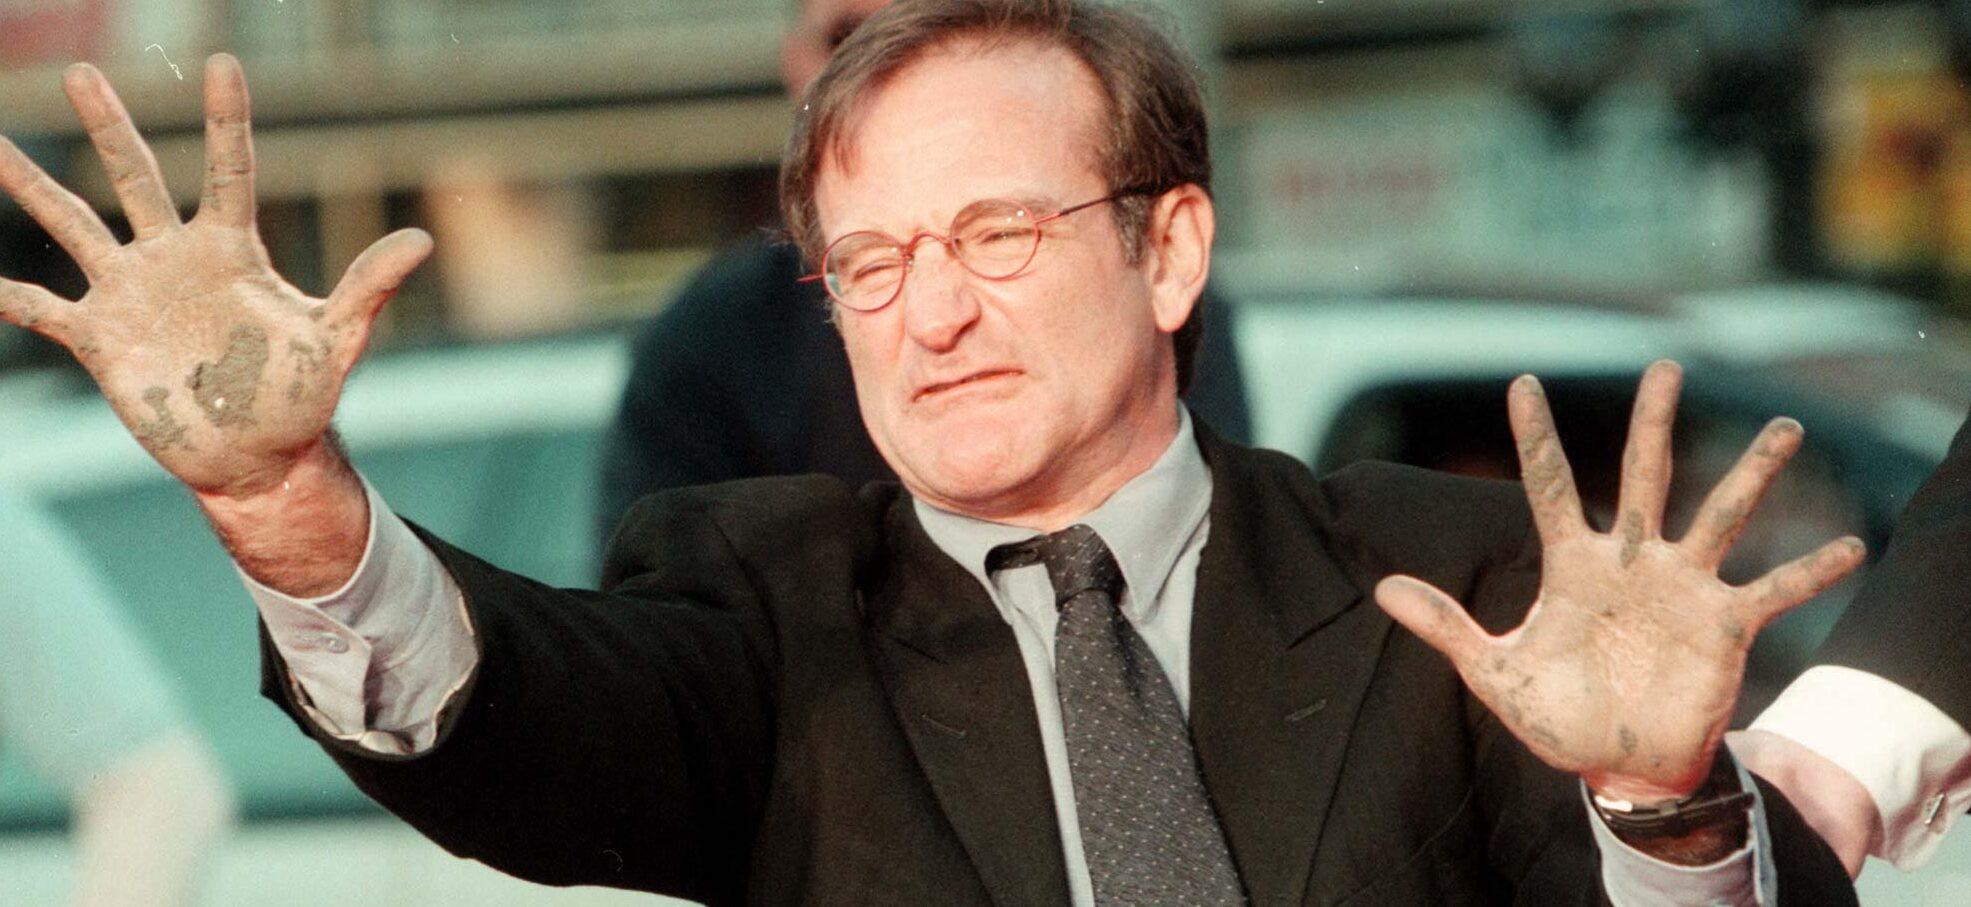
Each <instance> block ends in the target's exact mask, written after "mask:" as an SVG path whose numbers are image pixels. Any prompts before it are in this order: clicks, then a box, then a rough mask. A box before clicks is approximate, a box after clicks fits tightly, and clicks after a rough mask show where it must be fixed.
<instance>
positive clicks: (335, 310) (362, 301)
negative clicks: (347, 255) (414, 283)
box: [327, 229, 431, 328]
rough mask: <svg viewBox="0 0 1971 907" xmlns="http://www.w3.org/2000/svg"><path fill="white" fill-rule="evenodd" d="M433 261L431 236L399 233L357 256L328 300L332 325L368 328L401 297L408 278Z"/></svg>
mask: <svg viewBox="0 0 1971 907" xmlns="http://www.w3.org/2000/svg"><path fill="white" fill-rule="evenodd" d="M430 257H431V234H429V233H426V232H424V231H423V230H417V229H410V230H398V231H397V232H395V233H392V234H390V235H389V236H386V237H384V238H382V239H379V240H377V241H376V242H375V243H373V244H371V245H370V247H369V248H367V249H364V250H363V254H361V255H358V256H356V260H355V261H354V262H352V263H351V264H350V265H349V270H348V271H347V272H346V273H344V274H343V275H342V282H341V283H338V284H336V287H335V292H333V293H330V294H329V298H328V313H327V314H328V323H329V324H331V325H348V324H354V325H356V326H358V327H365V328H366V327H368V325H369V323H370V321H371V320H372V319H374V318H375V317H376V313H377V310H379V309H381V308H383V304H384V303H386V302H389V301H390V297H392V296H395V295H397V288H398V287H400V286H402V285H403V283H404V278H406V277H409V276H410V274H411V272H412V271H415V270H417V266H418V265H421V264H424V260H425V259H427V258H430Z"/></svg>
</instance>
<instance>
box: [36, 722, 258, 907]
mask: <svg viewBox="0 0 1971 907" xmlns="http://www.w3.org/2000/svg"><path fill="white" fill-rule="evenodd" d="M233 808H234V804H233V797H232V792H231V790H230V788H229V787H228V785H227V783H226V781H225V778H224V777H223V776H222V775H221V774H220V772H219V768H218V766H217V764H216V763H215V761H214V759H213V757H212V753H211V750H210V749H209V748H207V746H206V745H205V743H204V741H203V740H201V739H200V738H199V737H198V736H197V735H195V734H193V733H191V732H189V731H174V732H171V733H168V734H165V735H164V736H161V737H158V738H157V739H155V740H153V741H152V742H151V743H150V744H148V745H146V746H144V747H142V748H141V749H139V750H137V751H136V752H134V753H131V754H130V755H128V756H127V757H125V758H124V759H122V760H120V761H118V762H117V763H115V764H114V765H112V766H111V767H110V769H109V770H108V771H106V772H104V773H103V774H102V775H100V776H98V777H97V778H95V779H93V780H91V781H90V782H89V784H88V785H87V786H85V787H84V788H83V789H82V790H81V791H80V792H79V794H78V796H77V798H76V804H75V855H76V856H75V859H76V888H75V899H74V904H75V905H76V907H125V905H128V907H138V905H142V907H179V905H189V904H192V903H194V902H195V899H196V896H197V894H198V891H199V887H200V881H201V878H202V876H203V875H204V870H205V869H206V867H207V865H208V864H209V862H210V858H211V857H212V855H213V851H214V850H215V849H216V847H217V845H218V843H219V842H220V840H221V839H222V838H223V836H224V834H225V832H226V829H227V827H228V826H229V825H230V824H231V822H232V818H233Z"/></svg>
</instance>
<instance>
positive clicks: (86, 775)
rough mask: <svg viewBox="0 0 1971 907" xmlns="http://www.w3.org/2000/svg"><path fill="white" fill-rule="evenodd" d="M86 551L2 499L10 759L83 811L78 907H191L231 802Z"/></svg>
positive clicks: (1, 690) (3, 682) (3, 702)
mask: <svg viewBox="0 0 1971 907" xmlns="http://www.w3.org/2000/svg"><path fill="white" fill-rule="evenodd" d="M81 552H82V549H81V547H80V545H79V544H78V543H77V542H76V541H75V540H74V539H72V538H71V537H69V536H68V535H66V534H65V533H64V532H63V531H62V530H61V528H60V527H59V526H57V525H56V524H55V522H54V520H53V519H52V518H50V517H49V516H48V515H47V514H46V513H44V512H42V511H40V510H39V509H37V508H35V507H33V506H31V505H30V504H29V503H28V502H26V501H23V500H21V499H20V498H18V497H15V496H13V495H11V494H8V493H6V492H5V491H4V490H0V750H11V751H13V752H14V753H16V754H18V755H19V756H20V757H21V758H22V761H23V762H24V763H25V764H26V765H27V766H28V767H29V768H30V769H31V770H32V771H33V772H34V774H35V775H36V776H37V777H40V778H42V779H43V780H46V781H48V782H50V783H52V784H54V785H56V786H57V787H59V788H61V789H62V790H64V791H66V792H67V793H68V795H69V796H70V798H71V800H72V802H73V804H74V810H73V815H74V818H73V821H72V824H71V829H72V831H71V840H72V844H73V852H74V864H73V865H74V867H75V873H74V879H75V889H74V898H73V900H72V902H71V903H72V904H74V905H76V907H188V905H192V904H196V903H198V898H197V895H198V892H199V890H200V887H201V883H202V882H203V880H204V876H205V873H206V871H207V869H208V866H209V864H210V862H211V859H212V857H213V855H214V852H215V851H216V850H217V848H218V846H219V844H220V842H221V840H222V839H223V838H224V836H225V833H226V830H227V828H228V827H229V826H230V824H231V822H232V816H233V796H232V790H231V787H230V785H229V784H228V783H227V781H226V779H225V778H224V776H223V775H222V774H221V773H220V770H219V766H218V763H217V761H216V758H215V757H214V755H213V753H212V750H211V749H210V748H209V747H208V746H207V744H206V742H205V740H204V738H202V737H201V736H200V735H199V733H198V732H197V731H196V730H194V729H193V727H192V725H191V722H190V720H189V719H188V718H187V717H186V715H185V714H184V712H183V710H182V709H181V707H180V705H179V703H178V701H177V698H176V696H175V694H174V692H173V690H172V688H171V684H170V682H169V681H168V680H167V679H166V677H165V676H164V674H163V672H162V670H161V669H160V667H159V665H158V663H157V662H156V660H155V659H153V658H152V657H151V655H150V653H149V652H148V651H146V650H145V648H144V646H143V644H142V643H141V642H140V641H139V639H138V638H137V634H136V631H135V630H134V629H133V628H132V627H130V626H129V624H128V623H127V621H126V618H125V617H124V615H123V613H122V611H121V609H120V608H119V607H118V606H117V603H116V602H115V601H114V600H113V599H112V596H111V595H110V593H109V590H108V589H106V588H104V585H103V583H102V582H101V581H100V580H99V579H98V578H97V576H96V575H95V572H94V571H93V570H92V569H91V568H90V566H89V565H88V563H87V562H86V561H85V560H84V557H83V555H82V553H81ZM0 884H4V881H0Z"/></svg>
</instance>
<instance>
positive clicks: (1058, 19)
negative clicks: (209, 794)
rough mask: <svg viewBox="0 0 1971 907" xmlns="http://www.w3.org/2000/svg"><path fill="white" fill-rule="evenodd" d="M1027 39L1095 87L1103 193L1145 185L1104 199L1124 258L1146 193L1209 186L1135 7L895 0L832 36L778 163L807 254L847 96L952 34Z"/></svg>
mask: <svg viewBox="0 0 1971 907" xmlns="http://www.w3.org/2000/svg"><path fill="white" fill-rule="evenodd" d="M962 38H977V39H983V40H986V41H999V40H1022V39H1024V40H1031V41H1036V42H1040V43H1043V44H1053V45H1056V46H1059V47H1062V48H1064V49H1066V50H1068V51H1069V52H1071V53H1073V54H1074V55H1075V56H1076V57H1078V58H1079V59H1080V60H1081V61H1082V63H1084V64H1086V65H1087V66H1088V68H1089V70H1090V71H1091V72H1092V73H1093V75H1094V76H1095V78H1096V80H1097V81H1098V82H1099V83H1100V84H1101V86H1102V93H1103V95H1104V103H1105V106H1106V108H1107V109H1106V111H1105V113H1106V114H1107V115H1106V116H1105V117H1104V119H1103V122H1105V123H1106V124H1108V128H1107V129H1106V130H1105V134H1104V135H1103V136H1102V137H1101V140H1100V147H1099V148H1098V149H1097V153H1098V154H1099V155H1100V166H1101V169H1102V173H1103V175H1104V176H1105V177H1106V178H1107V181H1108V184H1109V188H1110V189H1111V190H1112V191H1120V190H1123V189H1143V190H1148V191H1149V192H1150V193H1151V194H1148V195H1135V196H1130V197H1127V198H1124V199H1122V200H1120V201H1118V202H1117V203H1116V204H1115V205H1113V206H1111V207H1112V209H1113V210H1114V212H1115V219H1116V225H1117V227H1118V228H1120V230H1121V232H1122V236H1123V240H1124V242H1125V243H1126V245H1127V248H1128V251H1129V255H1130V258H1131V260H1132V261H1134V260H1136V259H1137V258H1138V257H1140V256H1141V255H1142V253H1143V247H1144V243H1145V241H1146V239H1147V232H1148V229H1149V220H1150V210H1151V208H1152V207H1153V206H1154V205H1155V201H1156V196H1157V194H1161V193H1163V192H1166V191H1168V190H1171V189H1175V188H1177V187H1179V186H1183V185H1185V184H1194V185H1197V186H1198V187H1200V188H1202V189H1204V190H1205V191H1206V192H1207V193H1209V192H1210V191H1211V147H1210V130H1209V128H1208V126H1207V124H1206V118H1205V107H1204V99H1203V95H1202V93H1201V92H1200V91H1199V89H1198V80H1197V78H1196V76H1195V74H1194V72H1193V67H1192V64H1191V62H1190V60H1189V58H1188V57H1186V56H1185V55H1184V53H1183V52H1182V51H1180V50H1178V49H1177V47H1176V45H1175V44H1173V43H1172V42H1171V41H1170V40H1169V39H1168V38H1166V37H1165V36H1164V35H1163V34H1162V33H1161V32H1159V31H1158V30H1157V28H1156V27H1155V26H1154V25H1152V24H1151V23H1150V22H1149V21H1148V20H1146V19H1145V18H1144V17H1142V16H1140V15H1137V14H1135V13H1133V12H1129V11H1125V10H1122V9H1118V8H1116V7H1112V6H1106V5H1101V4H1097V3H1091V2H1084V0H898V2H896V3H892V4H890V5H889V6H888V7H885V8H884V9H883V10H881V11H879V12H878V13H876V15H874V16H872V17H870V19H869V21H867V22H864V23H863V24H862V26H861V27H860V28H857V29H856V30H855V33H854V34H852V35H850V36H849V38H848V40H847V41H844V42H843V43H842V46H841V47H840V48H838V49H837V50H836V52H835V54H834V56H833V57H832V58H831V59H830V60H829V62H828V67H827V68H826V69H824V70H823V71H822V73H821V76H820V77H819V78H817V79H816V80H815V82H814V84H813V85H812V86H810V87H809V89H808V92H807V96H806V98H805V103H803V104H802V105H801V108H800V110H799V112H797V113H796V115H795V120H794V130H793V134H792V137H791V138H790V139H789V140H788V144H787V153H786V156H785V157H784V158H783V159H782V161H781V169H780V206H781V210H782V214H783V215H784V216H785V217H786V220H787V230H788V232H789V233H790V234H791V235H792V238H793V240H794V242H795V244H797V245H798V246H800V248H801V252H802V254H804V255H806V256H807V258H808V260H809V261H810V262H818V261H820V259H821V253H822V251H823V243H822V234H821V225H820V224H819V223H818V216H817V213H816V211H815V201H814V190H815V181H816V179H817V178H818V176H819V174H820V172H821V166H822V163H823V161H824V159H825V158H826V157H827V156H828V155H829V154H834V155H835V156H836V157H837V158H840V157H842V156H843V155H844V153H845V152H847V151H848V150H849V142H850V133H851V132H852V131H853V129H854V124H853V122H852V119H853V117H854V115H855V110H856V106H857V104H858V103H859V102H860V101H861V100H862V99H863V98H864V97H865V96H866V95H868V94H869V93H870V92H871V91H874V90H875V89H878V88H880V87H882V86H883V84H885V83H886V82H887V81H888V80H889V79H891V78H892V77H894V76H895V75H896V74H897V73H899V72H901V71H902V70H903V69H904V68H906V67H908V66H909V65H910V64H912V63H914V62H916V61H917V60H919V59H920V58H922V57H923V56H924V55H925V54H927V53H929V52H930V51H932V50H934V49H936V48H938V47H939V46H942V45H945V44H947V43H949V42H951V41H953V40H956V39H962ZM1202 309H1203V305H1202V300H1200V304H1199V305H1198V306H1197V307H1194V308H1193V309H1192V311H1191V317H1190V319H1189V320H1187V321H1186V322H1185V323H1184V325H1183V326H1182V327H1180V328H1178V330H1177V333H1176V334H1175V335H1174V337H1173V341H1174V343H1175V346H1176V358H1177V387H1178V390H1180V391H1182V390H1184V389H1186V388H1187V387H1189V385H1190V380H1191V371H1192V360H1193V359H1195V357H1196V355H1197V347H1198V341H1199V339H1200V338H1201V336H1202V332H1203V326H1204V321H1203V318H1202V317H1201V316H1202Z"/></svg>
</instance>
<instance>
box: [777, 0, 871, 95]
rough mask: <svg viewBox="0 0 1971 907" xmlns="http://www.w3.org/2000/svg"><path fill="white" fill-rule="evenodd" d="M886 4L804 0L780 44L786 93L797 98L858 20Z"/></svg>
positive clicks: (806, 88) (857, 0)
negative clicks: (792, 25) (795, 20)
mask: <svg viewBox="0 0 1971 907" xmlns="http://www.w3.org/2000/svg"><path fill="white" fill-rule="evenodd" d="M889 5H890V0H807V2H805V3H802V4H801V7H800V8H801V15H800V20H799V21H798V22H796V23H795V24H794V28H793V30H792V31H789V32H788V33H787V36H786V38H784V39H783V40H782V41H781V43H780V76H781V79H782V80H783V81H784V82H785V83H786V85H787V95H788V97H792V98H799V97H800V96H801V93H802V92H804V91H807V90H808V83H810V82H813V81H814V80H815V77H816V76H819V75H821V70H822V67H824V66H827V65H828V58H829V56H830V55H832V54H834V53H835V48H836V47H838V46H840V45H841V43H842V41H843V39H846V38H847V37H848V36H849V33H850V32H852V31H855V29H856V26H858V25H861V24H862V20H864V19H867V18H869V17H870V16H873V15H875V14H876V11H877V10H879V9H882V8H883V7H885V6H889Z"/></svg>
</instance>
